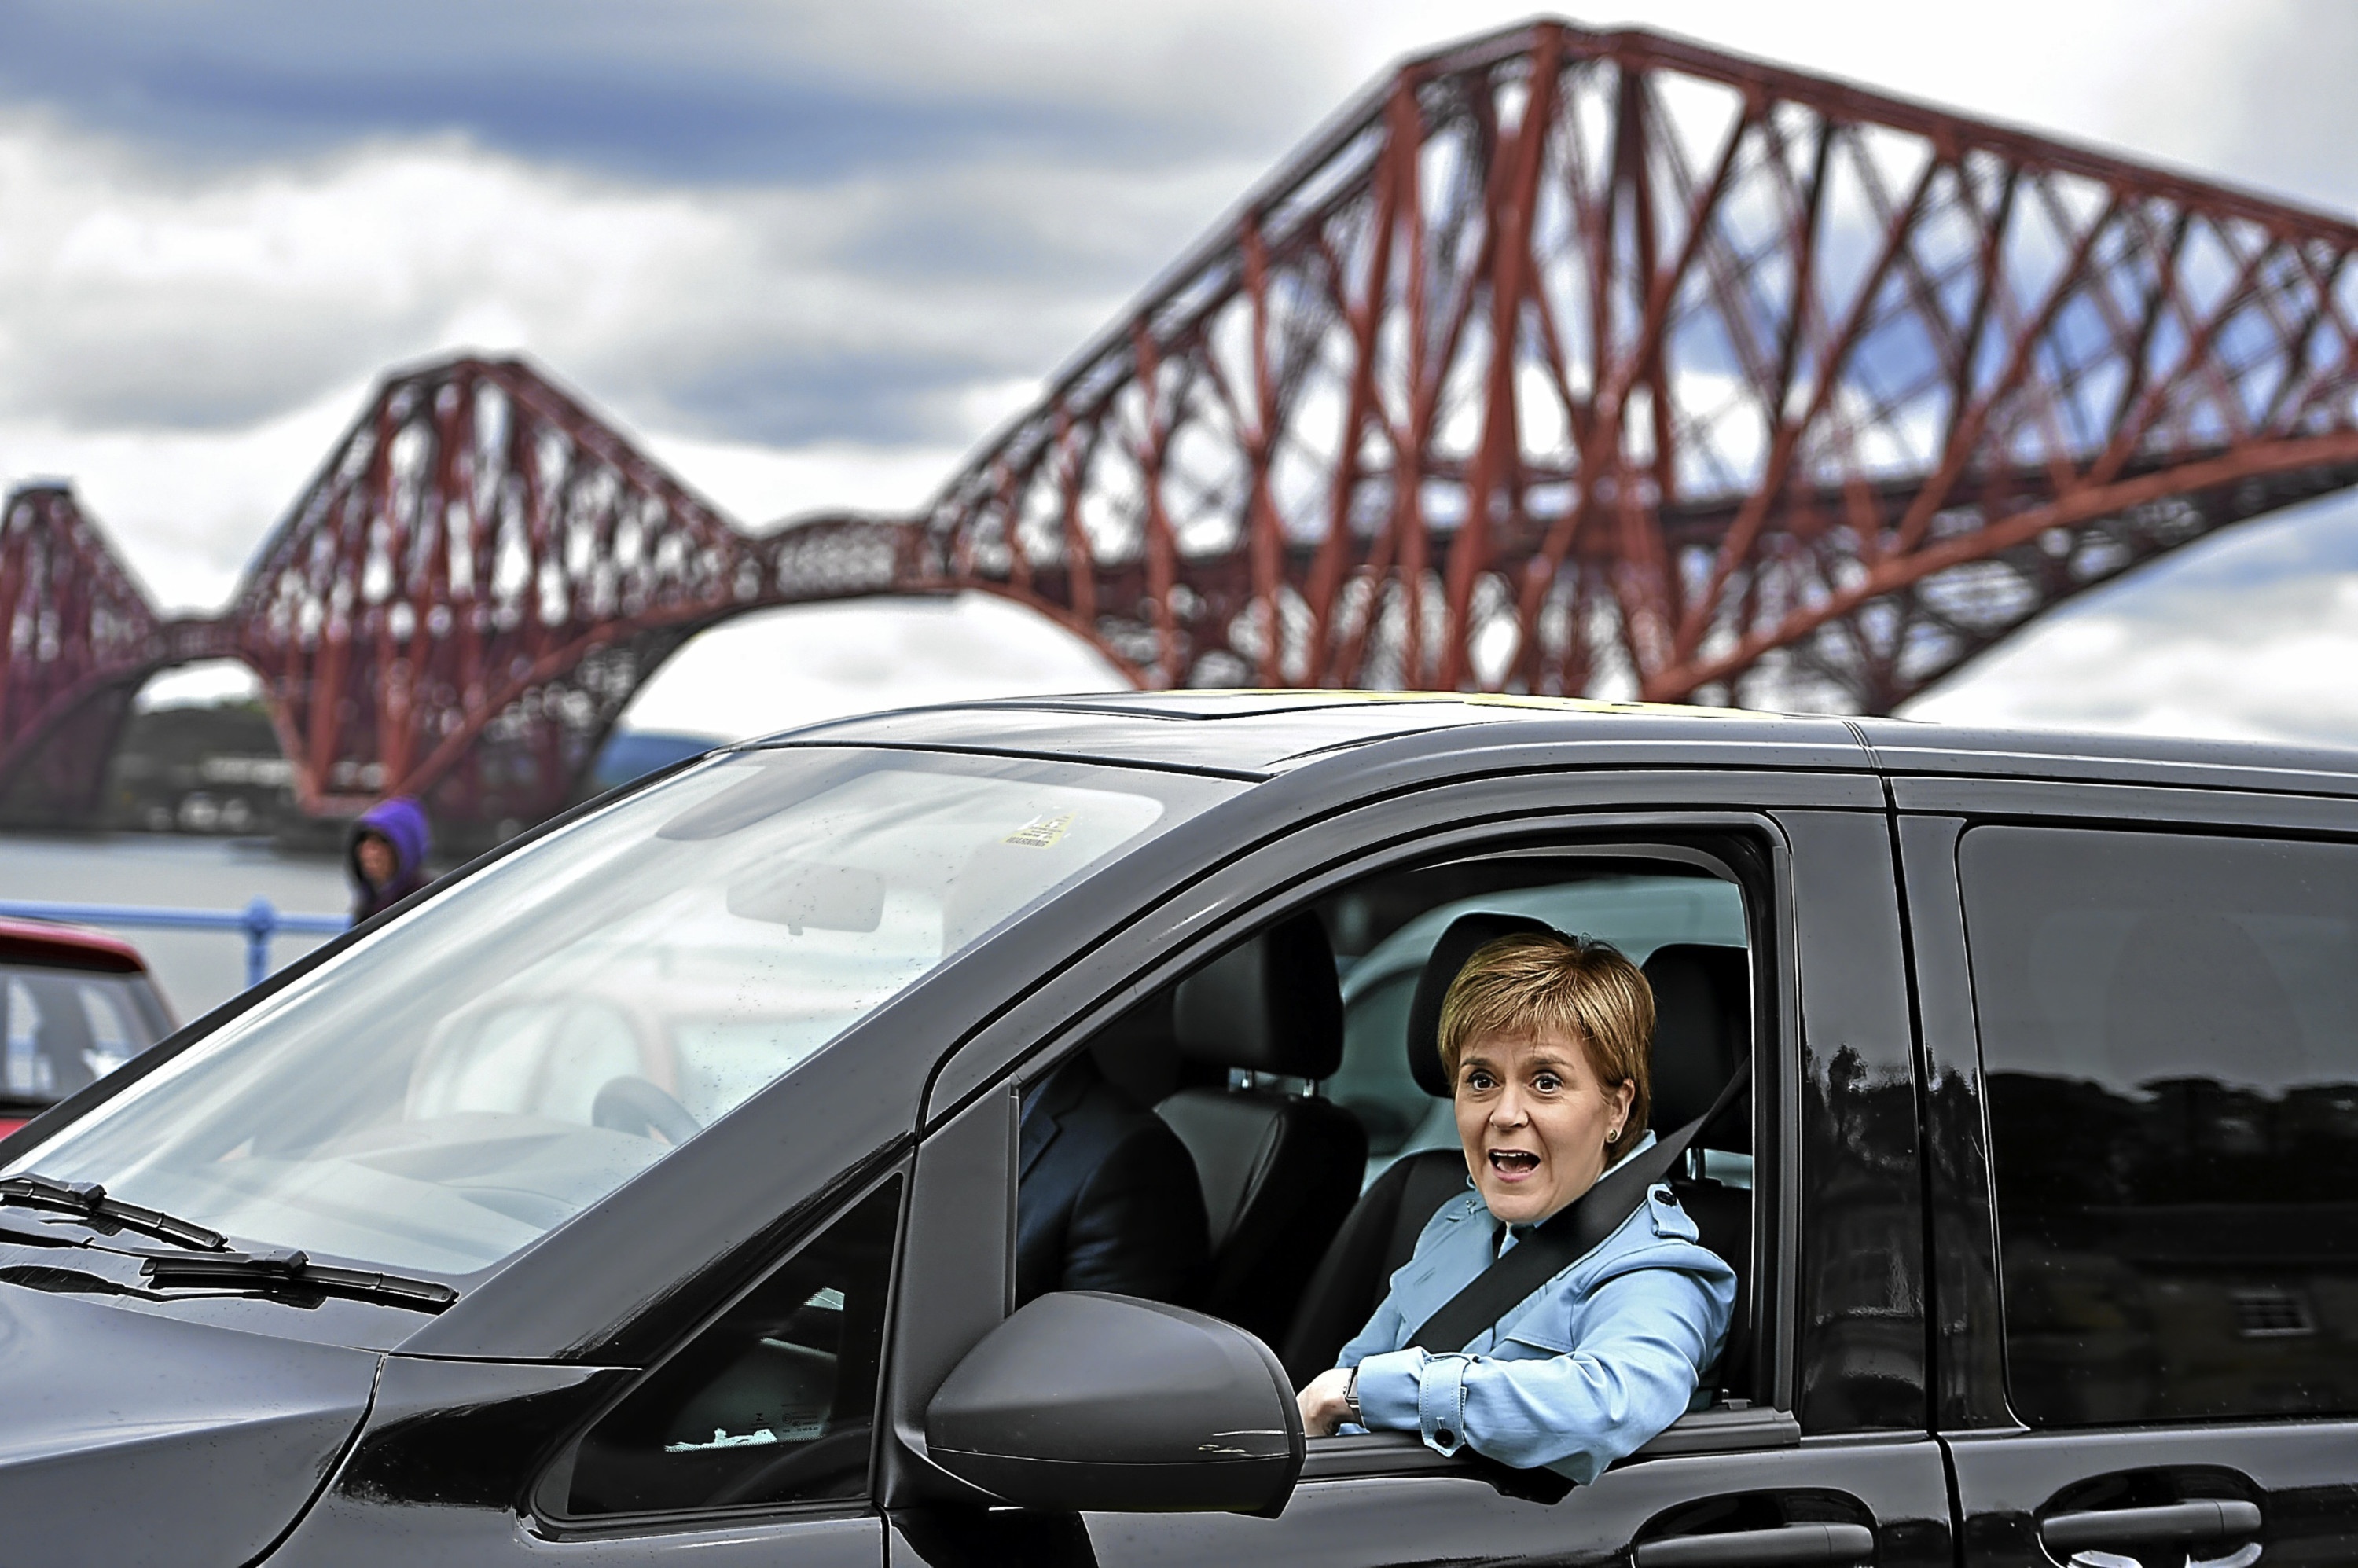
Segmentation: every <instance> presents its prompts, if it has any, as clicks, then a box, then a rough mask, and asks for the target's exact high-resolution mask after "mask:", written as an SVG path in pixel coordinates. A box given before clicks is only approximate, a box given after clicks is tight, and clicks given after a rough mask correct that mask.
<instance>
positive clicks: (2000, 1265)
mask: <svg viewBox="0 0 2358 1568" xmlns="http://www.w3.org/2000/svg"><path fill="white" fill-rule="evenodd" d="M2002 828H2003V829H2016V830H2027V831H2029V832H2033V833H2052V834H2066V835H2071V836H2072V837H2073V838H2089V837H2095V836H2102V837H2104V838H2110V839H2114V840H2120V839H2124V838H2146V839H2147V840H2149V841H2151V842H2153V843H2156V844H2162V843H2167V842H2169V841H2170V840H2180V841H2184V842H2190V843H2200V844H2217V843H2234V844H2245V845H2255V846H2299V845H2304V844H2307V845H2316V846H2320V847H2331V848H2334V849H2344V850H2358V841H2353V840H2351V839H2348V838H2341V837H2338V836H2327V835H2320V834H2308V835H2299V836H2296V835H2288V834H2285V833H2281V832H2266V831H2244V832H2238V831H2233V830H2229V829H2227V828H2224V827H2218V826H2213V825H2207V824H2206V825H2202V826H2200V827H2183V826H2173V827H2172V828H2171V829H2170V830H2167V831H2163V830H2156V829H2152V828H2139V827H2130V826H2124V825H2121V824H2117V823H2110V822H2082V821H2053V820H2050V821H2044V822H2036V823H2020V822H2009V821H1975V822H1972V823H1969V824H1967V825H1965V826H1964V827H1963V829H1962V830H1961V831H1960V833H1959V834H1958V837H1957V839H1956V842H1955V844H1954V845H1953V846H1952V856H1953V857H1954V859H1955V863H1956V866H1957V879H1958V882H1959V892H1960V903H1961V909H1962V910H1963V914H1964V915H1965V916H1966V919H1965V921H1964V925H1963V930H1964V934H1965V954H1966V973H1967V979H1968V981H1969V983H1974V984H1976V985H1977V984H1978V983H1979V982H1980V981H1981V980H1982V979H1985V977H1979V976H1976V975H1975V972H1974V967H1973V954H1974V943H1973V939H1972V929H1973V927H1972V921H1971V914H1972V908H1971V905H1970V903H1967V902H1965V900H1964V898H1963V881H1964V874H1963V858H1964V855H1965V852H1966V849H1967V847H1968V845H1969V844H1970V843H1971V841H1972V839H1973V838H1974V835H1975V834H1976V833H1979V832H1982V831H1984V830H1985V829H2002ZM2008 913H2019V910H2016V911H2011V912H2008ZM1975 1003H1976V1017H1975V1022H1976V1029H1975V1039H1974V1045H1975V1056H1976V1060H1977V1062H1978V1063H1979V1064H1980V1065H1981V1068H1982V1077H1983V1084H1984V1093H1983V1095H1982V1097H1981V1100H1982V1136H1983V1139H1984V1145H1985V1149H1986V1150H1987V1151H1988V1154H1987V1157H1986V1159H1985V1164H1986V1167H1987V1173H1988V1180H1989V1186H1990V1226H1991V1231H1990V1234H1991V1243H1992V1252H1993V1259H1994V1263H1995V1267H1996V1271H1997V1273H1996V1304H1997V1308H1998V1323H1999V1336H2000V1343H1999V1347H1998V1360H1999V1363H2000V1367H2001V1370H2002V1376H2003V1379H2004V1388H2005V1392H2006V1410H2007V1411H2008V1413H2009V1414H2010V1415H2011V1416H2012V1417H2013V1419H2014V1420H2015V1422H2017V1424H2019V1425H2020V1426H2021V1427H2022V1428H2023V1429H2024V1430H2025V1431H2029V1432H2037V1433H2050V1434H2053V1435H2056V1436H2063V1435H2068V1434H2069V1433H2075V1432H2087V1431H2096V1430H2103V1429H2105V1428H2109V1427H2118V1426H2123V1425H2129V1426H2167V1427H2192V1426H2199V1425H2202V1424H2206V1423H2208V1424H2217V1423H2222V1422H2232V1423H2235V1424H2244V1423H2250V1422H2317V1421H2327V1422H2348V1421H2352V1420H2358V1410H2338V1411H2315V1410H2307V1411H2267V1410H2259V1409H2255V1410H2243V1411H2222V1412H2205V1413H2200V1414H2188V1415H2160V1416H2147V1417H2144V1418H2140V1419H2138V1420H2135V1421H2127V1422H2123V1421H2080V1422H2070V1421H2053V1420H2050V1421H2046V1422H2033V1421H2030V1420H2028V1419H2026V1418H2025V1417H2024V1416H2023V1415H2022V1413H2021V1411H2020V1409H2019V1408H2018V1407H2017V1403H2016V1401H2015V1399H2014V1390H2015V1387H2016V1378H2015V1370H2014V1368H2015V1362H2016V1359H2017V1346H2016V1344H2015V1335H2014V1333H2013V1330H2012V1328H2011V1325H2010V1318H2009V1316H2008V1312H2007V1303H2006V1217H2005V1215H2004V1213H2003V1212H2002V1211H2001V1208H2000V1200H1999V1197H1998V1195H1997V1178H1998V1171H1997V1158H1996V1154H1997V1147H1996V1146H1997V1130H1996V1124H1995V1119H1994V1110H1995V1107H1994V1105H1993V1103H1992V1098H1991V1096H1990V1095H1989V1093H1988V1092H1987V1085H1988V1081H1989V1078H1990V1076H1991V1075H1990V1073H1989V1070H1988V1066H1987V1063H1986V1060H1985V1052H1986V1043H1985V1041H1984V1039H1983V1038H1982V1032H1981V1029H1980V1027H1979V1011H1980V1008H1979V992H1978V989H1976V991H1975ZM2219 1266H2220V1265H2218V1264H2215V1263H2214V1264H2212V1265H2211V1267H2212V1268H2217V1267H2219ZM2313 1331H2314V1330H2313V1328H2312V1329H2311V1332H2313Z"/></svg>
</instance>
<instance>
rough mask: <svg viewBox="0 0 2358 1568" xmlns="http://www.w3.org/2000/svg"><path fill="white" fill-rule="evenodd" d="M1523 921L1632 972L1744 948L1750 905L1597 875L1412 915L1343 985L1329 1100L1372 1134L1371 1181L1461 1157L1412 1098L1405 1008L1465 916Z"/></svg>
mask: <svg viewBox="0 0 2358 1568" xmlns="http://www.w3.org/2000/svg"><path fill="white" fill-rule="evenodd" d="M1477 910H1487V911H1491V912H1494V913H1497V914H1528V915H1531V916H1533V917H1534V918H1536V919H1540V920H1543V921H1545V922H1547V923H1548V924H1549V925H1552V926H1554V927H1555V928H1556V929H1557V930H1559V931H1568V932H1573V933H1575V934H1578V935H1586V936H1594V937H1596V938H1598V939H1599V940H1601V941H1606V942H1610V943H1612V944H1613V946H1615V947H1617V948H1618V949H1619V950H1620V951H1621V953H1622V955H1623V956H1624V957H1627V958H1628V959H1629V961H1630V962H1632V963H1635V964H1643V963H1644V962H1645V961H1646V960H1647V958H1648V957H1651V956H1652V954H1653V953H1654V951H1655V949H1657V948H1659V947H1664V946H1670V945H1671V944H1673V943H1699V944H1704V945H1707V946H1727V947H1741V946H1744V945H1745V939H1746V938H1745V925H1744V897H1743V894H1742V892H1740V891H1739V890H1738V889H1737V887H1736V884H1735V883H1733V882H1728V881H1720V880H1718V879H1716V878H1711V877H1699V876H1654V875H1634V876H1633V875H1612V876H1595V875H1591V876H1587V877H1583V878H1580V879H1578V880H1576V881H1562V882H1554V883H1548V884H1543V885H1541V886H1536V887H1513V888H1503V889H1500V890H1499V891H1498V892H1483V893H1477V894H1474V895H1472V896H1469V897H1464V898H1455V899H1451V900H1449V901H1448V902H1446V903H1440V904H1437V905H1435V906H1434V907H1433V908H1430V909H1427V910H1424V911H1423V912H1422V913H1420V914H1416V915H1415V916H1414V917H1413V918H1412V919H1409V920H1407V921H1406V922H1405V923H1404V924H1402V925H1400V927H1399V928H1398V929H1397V930H1394V931H1392V932H1391V933H1390V935H1386V936H1385V937H1383V939H1382V940H1380V941H1379V942H1377V943H1376V944H1375V945H1374V946H1371V947H1369V948H1368V951H1367V952H1366V953H1365V954H1363V955H1360V956H1358V957H1356V958H1352V959H1348V960H1347V961H1346V968H1345V973H1344V976H1343V1019H1344V1026H1343V1066H1342V1070H1341V1071H1339V1072H1338V1073H1336V1075H1335V1076H1334V1077H1333V1078H1331V1079H1329V1080H1328V1081H1327V1093H1328V1094H1329V1095H1330V1096H1331V1097H1332V1098H1335V1099H1336V1100H1338V1101H1340V1102H1341V1103H1342V1104H1344V1105H1346V1106H1347V1107H1349V1108H1350V1109H1351V1111H1352V1113H1353V1114H1354V1115H1356V1116H1357V1117H1358V1119H1359V1120H1360V1122H1361V1123H1362V1125H1364V1126H1365V1127H1366V1128H1367V1131H1368V1172H1367V1177H1366V1179H1367V1180H1368V1181H1369V1182H1372V1181H1374V1180H1375V1179H1376V1177H1377V1176H1378V1175H1379V1174H1381V1173H1382V1172H1383V1170H1384V1168H1385V1167H1386V1166H1388V1165H1389V1164H1390V1162H1392V1161H1393V1160H1394V1159H1397V1158H1398V1157H1399V1156H1401V1155H1402V1154H1405V1153H1411V1152H1414V1151H1416V1150H1418V1149H1422V1148H1433V1147H1444V1148H1446V1147H1454V1146H1455V1143H1456V1141H1457V1130H1456V1126H1455V1122H1454V1121H1453V1120H1452V1119H1449V1118H1448V1117H1446V1116H1441V1115H1436V1114H1435V1107H1436V1105H1437V1104H1438V1102H1436V1101H1434V1100H1433V1099H1432V1098H1429V1097H1428V1096H1427V1095H1426V1094H1425V1093H1424V1092H1423V1091H1422V1089H1420V1088H1418V1087H1417V1085H1416V1080H1415V1078H1414V1077H1413V1076H1412V1075H1411V1074H1410V1072H1409V1069H1408V1062H1407V1056H1406V1053H1405V1051H1404V1050H1403V1043H1404V1040H1405V1037H1406V1030H1407V1026H1408V1009H1409V1001H1410V999H1411V998H1412V997H1413V996H1414V995H1415V993H1416V981H1417V976H1418V974H1419V973H1420V971H1421V970H1422V968H1423V966H1424V960H1425V957H1426V956H1427V955H1428V954H1430V953H1431V952H1432V951H1433V944H1434V943H1435V942H1437V941H1439V940H1440V938H1441V934H1442V933H1443V932H1444V931H1445V930H1447V929H1448V927H1449V924H1450V922H1451V921H1453V920H1455V919H1456V918H1457V917H1458V916H1459V915H1461V914H1470V913H1473V912H1475V911H1477ZM1721 1165H1722V1169H1721V1170H1720V1171H1718V1172H1715V1173H1714V1174H1720V1175H1735V1176H1737V1177H1738V1178H1739V1179H1740V1180H1741V1181H1742V1182H1743V1183H1744V1184H1747V1185H1749V1184H1750V1182H1751V1162H1750V1161H1749V1159H1748V1158H1743V1159H1740V1160H1730V1159H1726V1158H1723V1159H1722V1161H1721Z"/></svg>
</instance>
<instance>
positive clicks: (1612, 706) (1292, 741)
mask: <svg viewBox="0 0 2358 1568" xmlns="http://www.w3.org/2000/svg"><path fill="white" fill-rule="evenodd" d="M1535 724H1536V725H1538V726H1541V727H1542V732H1541V734H1536V735H1535V734H1533V733H1531V726H1533V725H1535ZM1573 726H1577V728H1572V727H1573ZM1509 732H1512V738H1511V739H1510V738H1509ZM1449 737H1456V738H1458V739H1459V740H1461V741H1464V740H1473V739H1475V738H1476V737H1478V738H1479V740H1478V741H1476V743H1479V744H1488V743H1491V742H1492V741H1496V742H1497V743H1500V744H1511V743H1517V742H1526V743H1527V742H1529V741H1534V740H1540V739H1546V740H1552V741H1563V740H1567V739H1580V740H1595V741H1606V740H1610V741H1619V742H1623V743H1633V742H1634V743H1639V744H1641V745H1648V746H1651V747H1658V748H1667V749H1669V750H1671V751H1676V750H1678V749H1680V748H1681V747H1682V745H1689V746H1691V745H1693V744H1694V743H1696V742H1699V741H1707V742H1709V743H1711V744H1713V745H1714V746H1717V745H1725V744H1728V743H1742V742H1745V741H1750V742H1752V743H1754V744H1756V745H1758V746H1765V747H1769V748H1772V749H1774V748H1790V747H1791V746H1793V745H1794V744H1796V743H1797V742H1798V743H1801V744H1803V745H1805V746H1807V747H1811V748H1820V747H1827V746H1831V747H1833V748H1834V749H1835V750H1836V751H1838V752H1842V753H1845V755H1844V758H1843V760H1844V761H1845V762H1847V763H1848V765H1850V766H1853V767H1856V766H1860V765H1861V764H1862V763H1863V762H1864V753H1863V752H1861V751H1860V748H1859V745H1858V742H1857V740H1856V738H1855V736H1854V735H1852V734H1851V732H1850V731H1849V730H1847V729H1845V728H1844V726H1843V725H1842V723H1841V722H1840V721H1839V720H1837V719H1824V718H1820V717H1816V716H1807V717H1794V716H1790V715H1782V714H1762V713H1754V712H1749V711H1747V710H1742V709H1736V708H1673V707H1667V706H1663V705H1659V704H1642V703H1616V702H1596V701H1590V700H1587V699H1585V698H1578V697H1520V696H1513V695H1496V696H1491V695H1478V694H1477V695H1469V696H1460V695H1456V694H1454V693H1449V692H1363V691H1204V690H1186V691H1161V692H1122V693H1104V694H1097V693H1091V694H1085V695H1080V696H1074V697H1011V698H1003V699H1000V700H996V701H990V702H966V703H953V704H946V705H944V706H941V707H935V708H903V709H901V710H899V711H896V712H892V713H880V714H873V715H869V716H865V717H862V718H857V719H838V720H835V721H833V722H829V723H824V724H817V725H812V726H810V727H808V728H806V729H802V730H791V731H788V732H786V733H784V734H782V735H776V736H772V737H769V738H768V739H766V740H764V741H757V742H754V744H757V745H780V744H797V745H807V744H836V743H840V744H851V745H903V746H923V747H927V748H952V749H973V750H980V751H993V752H1036V753H1044V754H1048V755H1053V756H1060V757H1072V758H1075V759H1076V760H1078V759H1089V760H1095V761H1101V762H1123V763H1129V764H1132V765H1140V764H1143V765H1147V766H1153V767H1165V768H1184V769H1190V770H1195V771H1199V772H1209V773H1228V774H1233V775H1238V776H1242V777H1248V778H1265V777H1268V776H1270V775H1271V774H1273V773H1282V772H1286V771H1289V770H1291V769H1293V768H1296V767H1300V766H1303V765H1304V764H1307V763H1309V762H1314V761H1317V760H1320V759H1322V758H1325V757H1327V756H1330V755H1332V754H1334V753H1336V752H1346V751H1357V750H1360V749H1363V748H1367V747H1369V746H1378V745H1381V744H1383V743H1386V742H1395V743H1408V742H1414V741H1433V740H1439V739H1444V738H1449ZM1666 760H1667V759H1666Z"/></svg>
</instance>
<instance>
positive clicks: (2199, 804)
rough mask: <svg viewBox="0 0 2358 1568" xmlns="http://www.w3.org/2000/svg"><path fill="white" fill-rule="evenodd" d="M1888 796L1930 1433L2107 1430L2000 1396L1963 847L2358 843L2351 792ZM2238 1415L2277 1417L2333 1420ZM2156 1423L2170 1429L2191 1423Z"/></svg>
mask: <svg viewBox="0 0 2358 1568" xmlns="http://www.w3.org/2000/svg"><path fill="white" fill-rule="evenodd" d="M1891 791H1892V799H1893V804H1894V806H1895V809H1896V816H1895V820H1894V831H1895V835H1896V838H1897V839H1898V845H1899V849H1900V875H1901V877H1902V879H1903V891H1904V897H1905V900H1906V905H1905V907H1906V909H1907V911H1908V923H1909V969H1910V975H1911V978H1912V981H1913V984H1914V986H1915V988H1916V994H1917V1000H1918V1011H1919V1039H1920V1054H1921V1068H1920V1071H1921V1074H1922V1077H1923V1089H1924V1093H1923V1099H1922V1104H1923V1107H1924V1119H1925V1138H1926V1145H1927V1158H1926V1162H1925V1170H1926V1184H1927V1194H1928V1204H1927V1209H1926V1219H1927V1223H1928V1225H1929V1227H1931V1249H1932V1256H1933V1268H1932V1270H1931V1276H1930V1280H1929V1283H1930V1284H1931V1291H1932V1302H1931V1310H1932V1312H1933V1314H1934V1329H1935V1331H1934V1333H1933V1335H1932V1339H1933V1346H1934V1358H1933V1368H1932V1375H1933V1390H1934V1399H1933V1412H1932V1413H1933V1423H1934V1426H1935V1429H1936V1430H1939V1431H1943V1432H1960V1433H1963V1432H1987V1433H2016V1434H2022V1435H2031V1434H2039V1435H2041V1436H2042V1437H2044V1438H2047V1439H2050V1440H2054V1441H2070V1440H2071V1438H2072V1437H2073V1436H2074V1434H2086V1433H2096V1432H2099V1431H2102V1430H2105V1429H2101V1428H2092V1427H2091V1428H2049V1429H2039V1428H2033V1427H2031V1426H2030V1425H2028V1423H2027V1422H2023V1421H2022V1420H2020V1419H2019V1418H2018V1417H2017V1415H2016V1414H2015V1411H2014V1408H2013V1405H2012V1403H2011V1402H2010V1401H2009V1400H2008V1398H2007V1394H2006V1374H2007V1367H2006V1317H2005V1302H2004V1292H2003V1290H2002V1279H2003V1275H2002V1269H2001V1254H2000V1249H1999V1238H1998V1230H1997V1208H1996V1182H1995V1175H1994V1173H1993V1171H1992V1168H1991V1162H1990V1149H1991V1135H1990V1126H1989V1114H1988V1107H1989V1098H1988V1093H1987V1087H1986V1084H1985V1076H1984V1074H1983V1072H1982V1061H1981V1032H1980V1023H1979V1019H1978V1016H1977V1014H1976V1013H1975V1011H1974V995H1973V978H1972V965H1971V956H1970V954H1969V952H1968V950H1967V945H1966V935H1965V925H1964V900H1963V887H1962V884H1961V881H1960V876H1959V870H1958V860H1957V857H1958V851H1959V849H1960V846H1961V843H1962V840H1963V837H1964V835H1965V834H1966V833H1967V832H1969V831H1971V830H1972V829H1973V828H1975V827H1998V826H2008V827H2055V828H2062V829H2066V830H2073V829H2077V830H2110V831H2131V832H2145V833H2152V834H2155V835H2157V836H2179V835H2184V836H2190V837H2200V838H2257V839H2266V840H2272V841H2282V842H2288V843H2299V842H2330V843H2340V844H2358V799H2353V798H2350V797H2348V796H2339V795H2293V794H2274V793H2260V792H2254V791H2237V790H2225V789H2195V788H2182V787H2175V786H2168V785H2157V784H2102V783H2082V782H2061V781H2051V780H2040V779H2028V780H2026V779H1993V778H1975V777H1970V776H1956V775H1924V776H1910V777H1901V778H1895V779H1893V780H1892V781H1891ZM1936 1155H1937V1157H1936ZM2251 1419H2252V1420H2255V1421H2265V1422H2269V1423H2271V1424H2275V1423H2279V1422H2287V1421H2319V1420H2324V1421H2332V1420H2336V1419H2339V1418H2334V1417H2315V1416H2270V1417H2254V1418H2251ZM2144 1424H2146V1423H2138V1426H2137V1427H2133V1428H2132V1429H2131V1430H2136V1429H2139V1428H2141V1427H2142V1426H2143V1425H2144ZM2192 1424H2199V1423H2191V1422H2170V1423H2169V1426H2170V1427H2171V1428H2172V1429H2173V1430H2175V1429H2178V1428H2181V1427H2189V1426H2190V1425H2192Z"/></svg>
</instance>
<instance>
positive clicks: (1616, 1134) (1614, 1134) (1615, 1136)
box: [1605, 1128, 1621, 1143]
mask: <svg viewBox="0 0 2358 1568" xmlns="http://www.w3.org/2000/svg"><path fill="white" fill-rule="evenodd" d="M1605 1141H1606V1142H1607V1143H1618V1142H1619V1141H1621V1130H1620V1129H1619V1128H1615V1129H1614V1130H1612V1131H1610V1132H1608V1133H1606V1135H1605Z"/></svg>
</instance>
